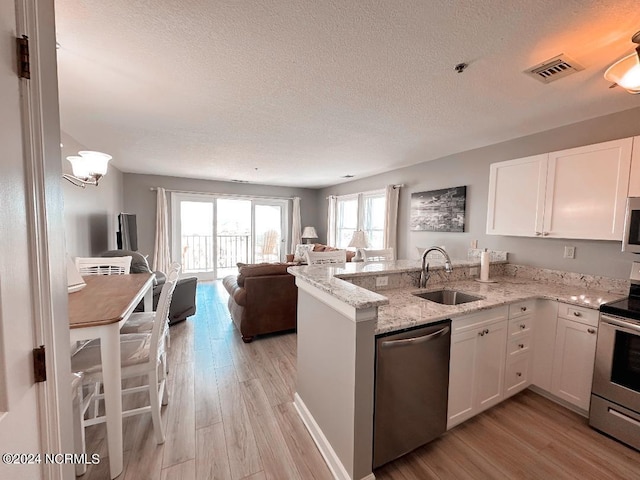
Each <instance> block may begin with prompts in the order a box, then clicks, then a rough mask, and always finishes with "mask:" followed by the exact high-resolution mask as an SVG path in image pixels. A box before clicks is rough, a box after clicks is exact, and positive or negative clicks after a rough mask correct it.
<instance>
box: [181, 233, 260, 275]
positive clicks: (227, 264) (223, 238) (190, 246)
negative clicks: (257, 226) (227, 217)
mask: <svg viewBox="0 0 640 480" xmlns="http://www.w3.org/2000/svg"><path fill="white" fill-rule="evenodd" d="M213 239H214V237H213V236H212V235H183V236H182V268H183V271H184V272H191V273H197V272H212V271H213V265H214V259H215V258H216V257H217V259H218V260H217V268H233V267H235V266H236V264H237V263H238V262H243V263H249V258H250V256H249V248H250V246H251V237H250V236H249V235H218V236H217V255H214V254H213V253H214V252H213V249H214V242H213Z"/></svg>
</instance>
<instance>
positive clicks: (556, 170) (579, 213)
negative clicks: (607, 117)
mask: <svg viewBox="0 0 640 480" xmlns="http://www.w3.org/2000/svg"><path fill="white" fill-rule="evenodd" d="M632 143H633V139H632V138H624V139H622V140H614V141H612V142H605V143H598V144H596V145H588V146H586V147H579V148H572V149H569V150H561V151H559V152H552V153H550V154H549V166H548V169H547V193H546V202H545V208H544V226H543V235H545V234H546V235H547V236H550V237H560V238H588V239H594V240H622V233H623V231H624V213H625V206H626V200H627V190H628V186H629V172H630V167H631V147H632Z"/></svg>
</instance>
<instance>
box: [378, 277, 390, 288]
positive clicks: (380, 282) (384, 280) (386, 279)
mask: <svg viewBox="0 0 640 480" xmlns="http://www.w3.org/2000/svg"><path fill="white" fill-rule="evenodd" d="M387 285H389V277H376V287H386V286H387Z"/></svg>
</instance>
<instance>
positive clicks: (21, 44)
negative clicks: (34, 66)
mask: <svg viewBox="0 0 640 480" xmlns="http://www.w3.org/2000/svg"><path fill="white" fill-rule="evenodd" d="M16 45H17V47H18V77H20V78H31V65H30V63H29V37H27V36H26V35H22V38H16Z"/></svg>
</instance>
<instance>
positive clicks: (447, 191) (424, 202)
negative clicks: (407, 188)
mask: <svg viewBox="0 0 640 480" xmlns="http://www.w3.org/2000/svg"><path fill="white" fill-rule="evenodd" d="M466 200H467V187H466V186H464V187H453V188H443V189H442V190H430V191H428V192H416V193H412V194H411V218H410V222H409V224H410V229H411V231H412V232H464V214H465V204H466Z"/></svg>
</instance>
